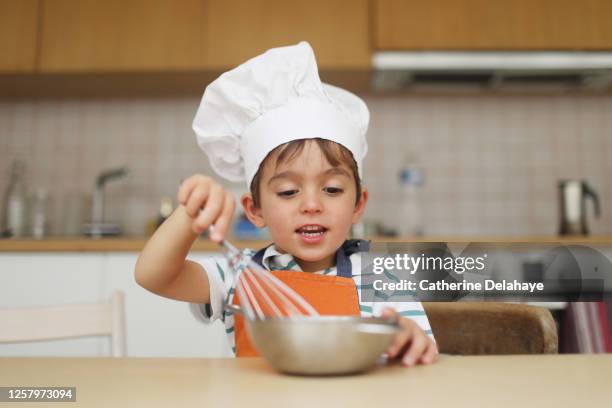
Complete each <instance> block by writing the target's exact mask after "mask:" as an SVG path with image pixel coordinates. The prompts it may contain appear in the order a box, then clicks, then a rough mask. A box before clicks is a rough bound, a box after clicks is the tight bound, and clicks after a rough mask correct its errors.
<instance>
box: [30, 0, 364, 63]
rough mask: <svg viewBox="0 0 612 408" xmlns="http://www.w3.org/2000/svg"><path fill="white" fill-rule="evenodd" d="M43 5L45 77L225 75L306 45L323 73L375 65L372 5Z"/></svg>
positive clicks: (245, 1) (117, 0) (89, 0)
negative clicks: (279, 50)
mask: <svg viewBox="0 0 612 408" xmlns="http://www.w3.org/2000/svg"><path fill="white" fill-rule="evenodd" d="M41 1H42V18H41V21H42V23H41V34H40V37H41V46H40V67H39V69H40V72H42V73H49V72H53V73H56V72H100V73H103V72H133V71H145V72H152V71H157V72H159V71H181V70H215V71H221V70H224V69H227V68H229V67H233V66H236V65H238V64H240V63H242V62H244V61H245V60H247V59H248V58H251V57H253V56H254V55H257V54H258V53H260V52H263V51H264V50H266V49H268V48H271V47H275V46H281V45H288V44H292V43H297V42H298V41H300V40H307V41H309V42H310V43H311V44H312V46H313V47H314V49H315V52H316V53H317V58H318V61H319V64H320V66H321V68H324V69H325V68H334V69H359V68H369V66H370V47H369V24H368V23H369V15H368V1H367V0H358V1H357V0H328V1H325V0H315V1H312V0H297V1H291V2H287V1H284V0H237V1H231V2H228V1H223V0H183V1H180V2H176V1H173V0H130V1H127V2H126V1H121V0H109V1H104V2H100V1H97V0H82V1H78V2H75V1H72V0H41ZM340 23H341V24H340Z"/></svg>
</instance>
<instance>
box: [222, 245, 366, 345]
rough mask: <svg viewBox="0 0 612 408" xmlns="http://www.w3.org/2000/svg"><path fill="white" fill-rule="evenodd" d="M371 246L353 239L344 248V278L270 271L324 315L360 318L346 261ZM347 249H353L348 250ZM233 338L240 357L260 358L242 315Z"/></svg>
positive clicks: (236, 317) (341, 272) (339, 260)
mask: <svg viewBox="0 0 612 408" xmlns="http://www.w3.org/2000/svg"><path fill="white" fill-rule="evenodd" d="M368 244H369V243H368V242H367V241H357V240H351V241H347V242H346V243H345V244H344V245H343V246H342V248H341V249H340V250H339V252H340V253H339V254H338V255H337V265H336V266H337V268H338V275H344V276H327V275H317V274H314V273H310V272H296V271H271V273H272V274H273V275H274V276H276V277H277V278H279V279H280V280H281V281H283V282H284V283H285V284H287V285H288V286H290V287H291V288H292V289H293V290H295V291H296V292H297V293H298V294H299V295H300V296H302V297H303V298H304V299H305V300H306V301H307V302H308V303H310V304H311V305H312V307H314V308H315V309H316V311H317V312H319V314H321V315H346V316H359V314H360V312H359V298H358V296H357V287H356V285H355V282H354V281H353V278H351V277H347V276H351V268H350V261H348V265H347V260H348V257H349V256H350V254H351V251H352V252H353V253H354V252H358V251H361V250H366V251H367V250H368V247H369V245H368ZM348 247H351V249H348V251H347V248H348ZM341 251H342V252H341ZM260 253H261V251H260ZM256 256H257V255H256ZM232 303H233V304H234V305H239V304H240V302H239V298H238V293H236V294H235V295H234V299H233V301H232ZM234 336H235V340H236V356H237V357H257V356H259V353H258V352H257V349H256V348H255V347H254V346H253V344H252V343H251V339H250V338H249V335H248V333H247V330H246V327H245V324H244V318H243V316H241V315H239V314H235V315H234Z"/></svg>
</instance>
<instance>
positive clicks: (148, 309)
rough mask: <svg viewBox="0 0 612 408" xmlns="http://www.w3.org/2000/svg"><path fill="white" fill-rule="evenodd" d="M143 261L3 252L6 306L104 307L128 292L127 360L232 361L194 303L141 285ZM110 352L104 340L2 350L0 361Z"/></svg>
mask: <svg viewBox="0 0 612 408" xmlns="http://www.w3.org/2000/svg"><path fill="white" fill-rule="evenodd" d="M208 255H210V254H207V253H194V254H193V256H192V258H194V259H198V258H201V257H205V256H208ZM137 257H138V254H137V253H126V252H108V253H79V252H74V253H57V254H55V253H2V254H0V308H14V307H37V306H46V305H58V304H68V303H85V302H97V301H100V300H102V299H107V298H109V297H110V295H111V293H112V292H113V291H115V290H121V291H123V293H124V294H125V321H126V334H127V339H126V340H127V341H126V343H127V355H128V357H227V356H231V355H232V353H231V350H230V348H229V346H228V344H227V340H226V334H225V330H224V327H223V325H222V323H221V322H214V323H211V324H206V323H202V322H200V321H198V320H196V318H195V317H194V316H193V315H192V314H191V312H190V310H189V306H188V304H187V303H185V302H179V301H175V300H171V299H166V298H162V297H160V296H157V295H155V294H153V293H150V292H148V291H147V290H145V289H143V288H142V287H140V286H139V285H138V284H137V283H136V282H135V281H134V265H135V263H136V259H137ZM0 330H1V328H0ZM109 354H110V340H108V339H105V338H82V339H69V340H57V341H45V342H32V343H21V344H0V357H8V356H75V357H76V356H105V355H109Z"/></svg>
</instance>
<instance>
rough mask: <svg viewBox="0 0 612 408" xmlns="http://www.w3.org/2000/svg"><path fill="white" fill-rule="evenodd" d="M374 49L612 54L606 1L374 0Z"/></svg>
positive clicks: (609, 10)
mask: <svg viewBox="0 0 612 408" xmlns="http://www.w3.org/2000/svg"><path fill="white" fill-rule="evenodd" d="M373 14H374V15H373V24H374V48H375V49H378V50H408V49H412V50H421V49H430V50H487V49H507V50H537V49H544V50H554V49H558V50H562V49H565V50H600V49H612V25H611V24H610V16H612V2H611V1H609V0H583V1H575V0H495V1H491V0H451V1H448V0H429V1H419V0H374V6H373Z"/></svg>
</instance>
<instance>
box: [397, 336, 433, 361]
mask: <svg viewBox="0 0 612 408" xmlns="http://www.w3.org/2000/svg"><path fill="white" fill-rule="evenodd" d="M427 346H428V339H427V337H425V336H424V335H418V334H417V335H415V336H413V337H412V343H411V344H410V347H409V348H408V351H406V353H405V354H404V356H403V357H402V364H404V365H406V366H411V365H414V364H415V363H416V362H417V361H418V360H419V358H420V357H421V356H422V355H423V352H424V351H425V349H426V348H427Z"/></svg>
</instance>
